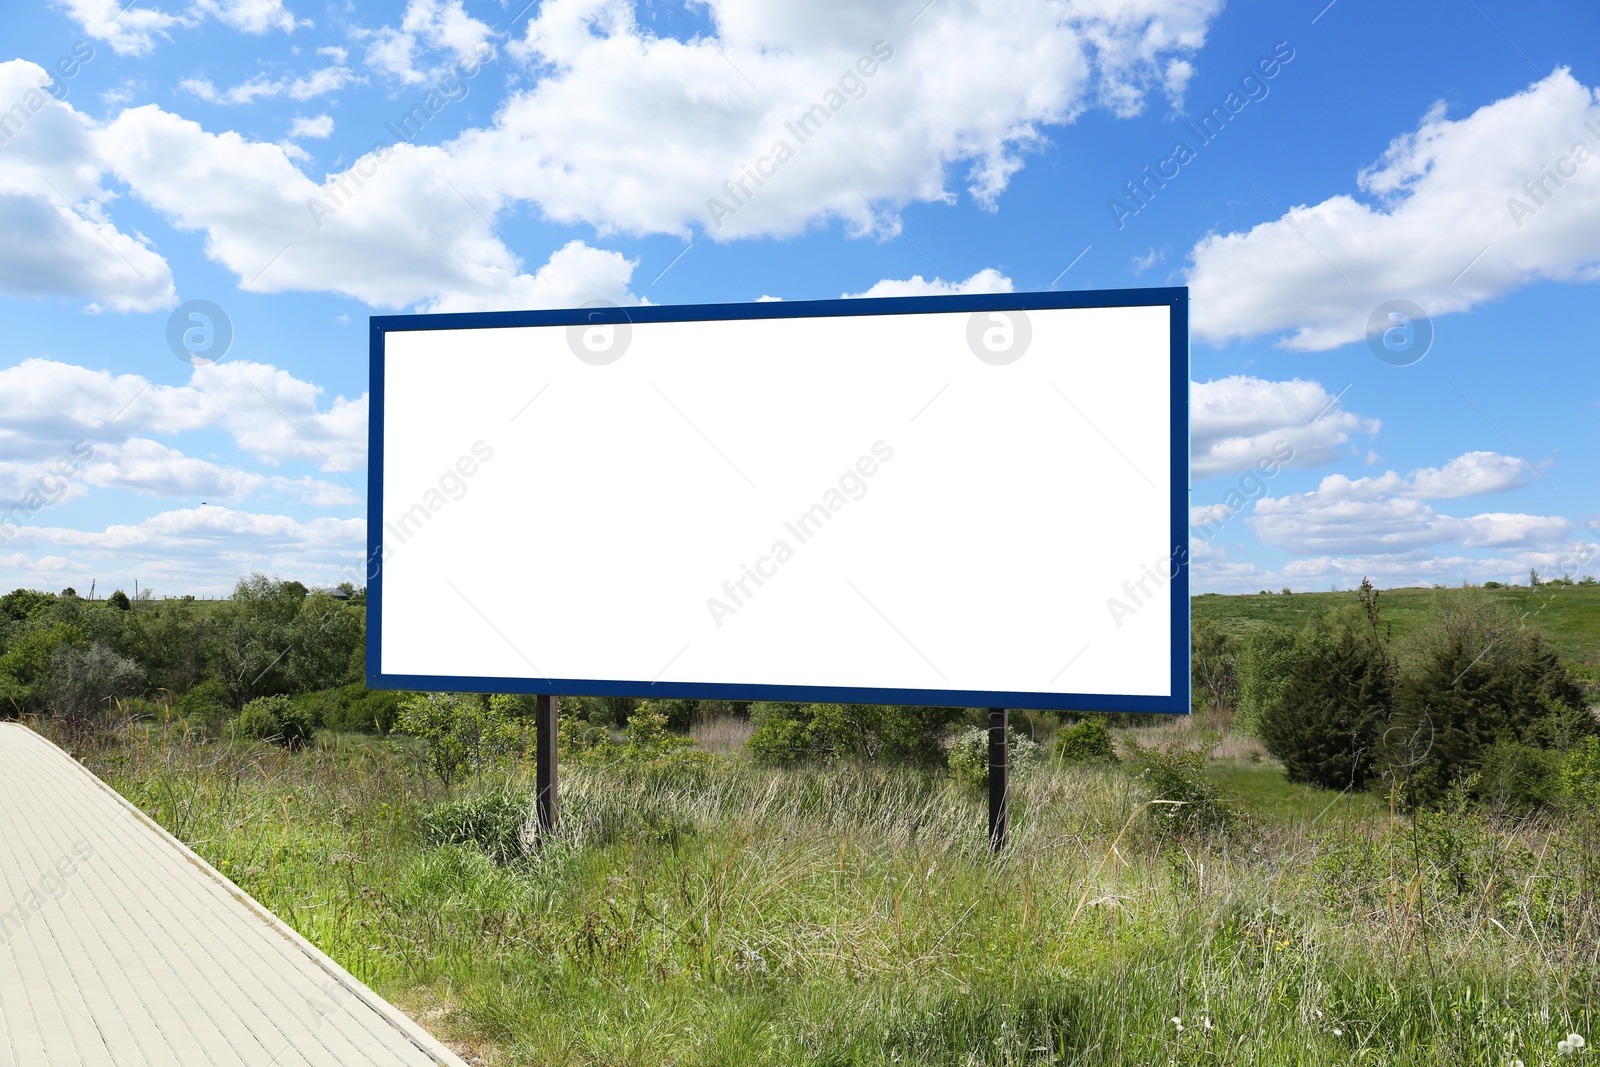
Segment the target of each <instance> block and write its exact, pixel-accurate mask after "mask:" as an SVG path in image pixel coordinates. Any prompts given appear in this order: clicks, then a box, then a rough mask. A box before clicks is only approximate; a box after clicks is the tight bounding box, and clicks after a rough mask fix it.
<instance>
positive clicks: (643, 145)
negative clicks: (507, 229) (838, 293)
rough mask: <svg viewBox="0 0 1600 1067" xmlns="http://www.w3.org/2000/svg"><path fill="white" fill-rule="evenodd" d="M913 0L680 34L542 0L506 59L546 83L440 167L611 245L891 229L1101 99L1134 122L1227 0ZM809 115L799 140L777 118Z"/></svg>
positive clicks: (767, 11)
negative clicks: (638, 238) (1148, 88)
mask: <svg viewBox="0 0 1600 1067" xmlns="http://www.w3.org/2000/svg"><path fill="white" fill-rule="evenodd" d="M925 6H927V5H926V3H925V0H880V2H878V3H874V4H859V3H855V2H849V3H847V2H844V0H829V2H825V3H823V4H821V5H820V6H819V5H818V4H815V3H799V2H796V0H788V2H782V3H770V2H768V3H755V2H753V0H712V2H710V3H708V4H706V5H705V7H704V8H701V7H699V6H696V7H695V8H694V12H695V14H694V16H693V17H694V19H695V20H696V21H697V22H698V23H700V26H701V29H700V31H699V32H697V33H696V35H695V36H694V37H692V38H691V39H689V40H688V41H682V40H677V39H673V38H668V37H660V36H656V35H654V34H652V33H650V32H649V31H647V30H645V29H643V28H641V27H640V26H639V25H638V24H637V22H636V20H635V13H634V8H633V5H631V4H630V3H627V2H625V0H550V2H547V3H544V4H542V5H540V6H539V7H538V8H537V9H536V14H535V15H534V16H533V17H531V18H530V19H529V21H528V27H527V30H526V32H525V35H524V37H523V38H522V40H520V41H518V42H515V43H514V44H513V45H512V46H510V51H511V52H512V53H513V55H515V56H517V57H519V58H522V59H524V60H526V61H528V62H529V63H531V64H533V65H535V66H537V67H538V68H540V69H541V71H544V72H547V73H546V74H545V76H544V77H543V78H542V79H541V80H540V81H539V82H538V83H537V84H536V85H535V86H534V87H533V88H531V89H529V90H527V91H524V92H520V93H517V94H516V95H513V96H512V97H510V98H509V99H508V100H507V101H506V103H505V105H504V106H503V107H502V109H501V111H500V113H499V114H498V115H497V117H496V120H495V125H494V126H493V128H491V129H488V130H481V131H474V132H471V133H469V134H467V135H465V136H463V137H462V138H461V139H460V140H459V142H457V144H456V145H455V146H453V148H452V154H453V155H455V156H456V157H457V158H458V159H459V160H460V161H461V162H462V163H463V164H464V167H463V171H464V172H465V173H468V174H471V175H473V176H474V180H475V181H476V182H477V183H478V184H479V188H480V189H481V190H482V191H483V193H484V194H485V195H494V196H497V197H505V198H513V199H526V200H532V201H534V202H536V203H538V205H539V206H540V208H541V210H542V211H543V212H544V214H545V215H547V216H548V217H549V218H551V219H553V220H555V221H557V222H561V223H589V224H592V225H594V226H596V227H597V228H599V229H600V231H601V232H602V233H605V232H609V231H612V230H619V231H625V232H630V233H657V232H670V233H676V234H687V233H688V232H690V231H691V230H693V229H695V228H699V229H703V230H705V231H706V232H708V233H710V234H712V235H713V236H714V237H716V238H717V239H719V240H724V239H734V238H738V237H746V236H754V235H787V234H794V233H798V232H800V231H802V230H804V229H805V228H806V227H807V226H808V225H811V224H813V223H816V222H823V221H826V220H830V219H831V220H838V221H841V222H843V223H844V224H845V226H846V227H848V229H849V230H850V231H851V232H853V233H856V234H865V233H871V232H876V233H892V232H894V231H895V228H896V227H897V226H898V221H897V219H896V218H895V216H894V212H895V211H897V210H898V209H899V207H901V206H903V205H905V204H908V203H911V202H914V201H932V202H941V203H943V202H950V201H952V200H954V199H955V197H956V196H957V195H958V194H957V192H956V190H957V189H959V188H960V187H961V186H965V190H966V192H967V194H968V195H969V196H971V197H972V198H973V199H974V200H975V201H976V202H977V203H979V204H980V205H983V206H986V207H992V206H993V205H994V203H995V200H996V198H997V197H998V196H999V195H1000V194H1001V193H1002V192H1003V191H1004V190H1005V188H1006V185H1007V183H1008V181H1009V179H1010V177H1011V175H1012V174H1014V173H1015V172H1016V171H1017V170H1018V169H1020V168H1021V167H1022V165H1023V157H1024V154H1025V153H1026V152H1027V151H1029V150H1030V149H1032V148H1034V147H1036V146H1037V145H1039V144H1040V143H1041V141H1042V132H1041V131H1042V129H1043V127H1045V126H1047V125H1051V124H1058V123H1065V122H1070V121H1072V120H1073V119H1074V118H1075V117H1076V116H1077V115H1078V114H1080V113H1081V112H1082V111H1083V110H1084V109H1086V108H1088V107H1090V106H1093V105H1094V104H1095V103H1097V102H1099V103H1102V104H1103V105H1104V106H1107V107H1109V108H1111V109H1112V110H1114V111H1116V112H1118V113H1119V114H1131V113H1133V112H1135V111H1137V110H1138V109H1139V107H1141V106H1142V104H1143V99H1144V97H1143V90H1142V88H1141V85H1142V84H1144V83H1145V82H1149V81H1152V80H1153V81H1154V82H1156V83H1159V82H1160V81H1161V80H1162V75H1161V73H1160V72H1161V69H1162V67H1163V66H1164V65H1165V63H1166V61H1167V60H1170V59H1172V58H1175V57H1176V56H1177V55H1178V54H1179V53H1182V54H1189V53H1192V52H1193V50H1194V49H1196V48H1197V47H1198V46H1199V45H1200V43H1201V42H1202V40H1203V37H1204V32H1205V27H1206V25H1207V22H1208V20H1209V19H1210V17H1211V16H1212V14H1214V12H1215V11H1216V10H1217V8H1218V7H1219V5H1218V4H1217V3H1215V2H1213V0H1141V2H1140V3H1138V4H1135V5H1128V4H1114V3H1110V2H1082V3H1080V2H1075V0H1022V2H1009V3H1002V2H1001V0H943V2H941V3H938V4H935V5H932V6H927V10H926V11H924V12H923V13H922V14H921V15H920V17H916V19H915V21H913V17H915V16H918V12H919V10H921V9H922V8H924V7H925ZM702 12H703V14H702ZM875 44H876V46H877V47H878V49H879V51H878V54H877V56H876V57H874V56H873V55H872V52H873V49H874V47H875ZM886 57H887V58H886ZM858 63H860V64H862V66H860V67H858V66H857V64H858ZM865 70H872V71H873V73H872V75H871V76H870V77H869V76H866V75H865V74H864V73H863V72H864V71H865ZM1141 79H1142V81H1141ZM813 109H820V110H813ZM808 112H809V113H811V114H812V115H813V118H812V119H811V120H810V121H811V123H812V125H811V127H810V129H811V132H810V134H809V135H808V136H806V137H804V139H802V138H801V137H799V136H797V135H796V134H795V133H794V132H792V131H791V130H790V129H789V127H788V124H789V123H791V122H793V123H798V122H799V120H800V119H801V118H802V116H805V115H806V114H808ZM596 130H627V131H629V134H628V136H625V137H618V136H596V135H595V131H596ZM779 141H782V142H784V144H785V146H786V150H785V151H783V152H777V153H776V154H775V147H776V145H777V142H779ZM779 157H781V159H780V158H779ZM746 168H755V169H757V170H759V171H761V172H762V173H761V174H758V175H757V177H758V178H760V180H761V184H760V185H756V184H754V179H751V178H750V177H749V176H748V173H754V171H750V172H748V173H747V170H746ZM763 175H764V177H763ZM741 181H743V182H744V183H745V184H744V185H743V187H742V189H743V192H742V193H741V192H730V191H729V189H731V188H737V187H738V183H739V182H741ZM724 183H728V187H727V188H725V184H724ZM952 186H954V188H952ZM713 198H715V199H717V200H719V201H721V202H722V203H723V204H724V205H731V206H732V207H734V208H737V210H736V211H734V212H733V213H732V214H731V215H727V216H723V215H721V214H720V209H717V208H715V207H714V206H713V205H709V204H708V201H710V200H712V199H713ZM869 201H870V203H869ZM714 213H716V214H717V215H718V217H717V218H716V219H714V218H713V214H714ZM718 223H720V225H719V224H718Z"/></svg>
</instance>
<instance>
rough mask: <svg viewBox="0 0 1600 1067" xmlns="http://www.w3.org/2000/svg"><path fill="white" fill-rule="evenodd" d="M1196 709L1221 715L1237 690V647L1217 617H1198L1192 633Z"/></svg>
mask: <svg viewBox="0 0 1600 1067" xmlns="http://www.w3.org/2000/svg"><path fill="white" fill-rule="evenodd" d="M1189 647H1190V656H1189V674H1190V682H1191V685H1190V692H1191V694H1192V696H1191V698H1190V699H1191V702H1192V707H1193V710H1195V711H1210V712H1211V713H1212V714H1214V715H1220V714H1222V713H1223V712H1224V711H1225V710H1226V709H1227V708H1228V706H1229V705H1230V704H1232V703H1233V702H1234V696H1235V693H1236V692H1237V689H1238V684H1239V677H1238V669H1237V656H1238V651H1239V650H1238V646H1237V644H1236V642H1235V641H1234V640H1233V638H1232V637H1231V636H1229V635H1228V633H1227V632H1226V631H1224V630H1223V629H1222V626H1221V625H1220V624H1219V623H1218V622H1217V620H1215V619H1197V620H1196V621H1195V623H1194V625H1193V626H1192V627H1191V628H1190V632H1189Z"/></svg>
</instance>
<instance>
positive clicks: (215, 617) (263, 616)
mask: <svg viewBox="0 0 1600 1067" xmlns="http://www.w3.org/2000/svg"><path fill="white" fill-rule="evenodd" d="M304 600H305V586H303V585H301V584H300V583H299V582H280V581H278V580H277V579H275V578H268V577H267V576H266V575H264V574H260V573H256V574H252V575H250V577H248V578H242V579H240V581H239V583H238V585H236V586H234V590H233V597H232V598H231V599H229V600H227V601H225V602H224V603H221V604H218V605H217V606H216V608H215V609H214V610H213V611H212V614H211V619H210V625H208V626H207V627H206V660H207V664H208V666H210V667H211V668H212V669H213V670H215V672H216V674H217V676H218V678H219V679H220V680H221V681H222V684H223V685H225V686H226V687H227V689H228V696H229V699H230V700H231V701H232V702H233V706H234V707H236V708H239V707H243V706H244V705H245V703H246V702H248V701H250V700H253V699H255V698H256V697H258V696H273V695H277V694H280V693H287V692H290V691H291V690H292V689H293V682H292V680H291V679H290V674H289V663H288V656H289V653H290V651H291V650H292V637H291V629H290V628H291V625H292V624H293V623H294V621H295V619H296V617H297V616H298V615H299V614H300V607H301V604H302V602H303V601H304Z"/></svg>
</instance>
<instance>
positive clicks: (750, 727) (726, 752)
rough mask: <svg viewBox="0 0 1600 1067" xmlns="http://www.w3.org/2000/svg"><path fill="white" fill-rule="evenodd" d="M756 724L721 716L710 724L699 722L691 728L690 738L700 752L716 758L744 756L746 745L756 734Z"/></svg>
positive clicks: (733, 717)
mask: <svg viewBox="0 0 1600 1067" xmlns="http://www.w3.org/2000/svg"><path fill="white" fill-rule="evenodd" d="M755 730H756V728H755V724H754V723H752V722H751V721H750V720H749V719H741V718H737V717H735V716H732V715H720V716H718V717H717V718H715V719H712V720H710V721H709V722H697V723H695V724H694V725H692V726H690V727H689V737H690V738H691V739H692V740H693V741H694V743H695V744H696V745H697V746H699V748H700V751H702V752H710V753H711V754H712V755H715V756H743V755H744V754H745V744H746V743H747V742H748V741H749V740H750V735H751V734H753V733H755Z"/></svg>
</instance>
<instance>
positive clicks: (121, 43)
mask: <svg viewBox="0 0 1600 1067" xmlns="http://www.w3.org/2000/svg"><path fill="white" fill-rule="evenodd" d="M56 6H57V7H60V8H61V9H63V10H64V11H65V12H66V13H67V17H68V18H70V19H72V21H73V22H76V23H77V24H78V26H79V28H80V29H82V30H83V33H84V35H85V36H87V37H92V38H93V39H95V40H97V41H104V42H105V43H107V44H109V45H110V46H111V50H112V51H113V52H115V53H117V55H119V56H142V55H145V54H147V53H148V52H150V51H151V50H152V49H153V48H155V46H156V43H157V39H158V38H166V39H169V40H170V39H171V34H170V33H168V32H167V31H168V30H170V29H172V28H173V27H178V26H182V27H189V26H194V25H197V24H198V23H199V22H200V21H202V20H203V19H205V18H207V17H211V18H215V19H216V20H217V21H218V22H221V23H222V24H223V25H224V26H228V27H230V28H231V29H235V30H239V31H240V32H242V33H250V34H263V33H267V32H268V31H270V30H281V31H283V32H284V33H292V32H293V31H294V28H295V25H296V22H295V18H294V16H293V15H291V14H290V13H289V12H288V11H287V10H286V9H285V8H284V6H283V0H190V2H189V4H188V6H187V9H186V10H185V11H184V12H183V13H182V14H169V13H167V12H165V11H162V10H161V9H160V8H156V7H147V6H145V5H143V4H139V5H135V4H132V3H126V2H124V0H56ZM299 25H303V26H309V25H310V23H309V22H301V23H299Z"/></svg>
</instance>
